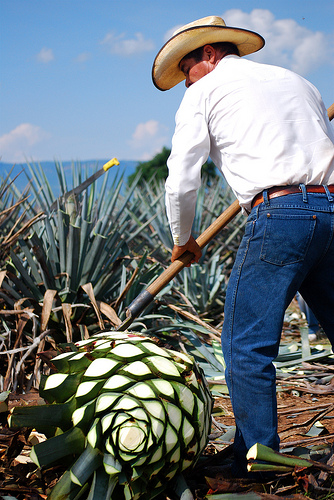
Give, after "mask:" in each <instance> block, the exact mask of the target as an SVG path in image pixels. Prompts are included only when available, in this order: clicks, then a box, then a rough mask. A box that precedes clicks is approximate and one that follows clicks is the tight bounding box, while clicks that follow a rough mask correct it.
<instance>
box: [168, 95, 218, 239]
mask: <svg viewBox="0 0 334 500" xmlns="http://www.w3.org/2000/svg"><path fill="white" fill-rule="evenodd" d="M190 90H195V89H193V88H189V89H188V90H187V91H186V93H185V96H184V98H183V100H182V103H181V105H180V108H179V110H178V112H177V114H176V127H175V132H174V136H173V140H172V151H171V155H170V157H169V158H168V161H167V166H168V172H169V173H168V177H167V180H166V185H165V187H166V211H167V217H168V221H169V225H170V228H171V233H172V236H173V241H174V244H175V245H179V246H182V245H185V244H186V243H187V241H188V240H189V237H190V235H191V228H192V224H193V220H194V216H195V208H196V200H197V191H198V188H199V187H200V185H201V168H202V165H203V164H204V163H205V162H206V160H207V159H208V157H209V153H210V136H209V131H208V125H207V121H206V116H205V106H204V104H201V100H200V99H197V98H196V99H194V97H195V96H194V92H190Z"/></svg>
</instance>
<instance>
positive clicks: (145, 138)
mask: <svg viewBox="0 0 334 500" xmlns="http://www.w3.org/2000/svg"><path fill="white" fill-rule="evenodd" d="M168 142H169V137H168V136H167V128H166V127H165V126H163V125H162V124H161V123H159V122H158V121H156V120H149V121H147V122H145V123H139V124H138V125H137V127H136V128H135V131H134V133H133V134H132V138H131V141H130V146H131V148H132V149H133V150H134V155H135V156H136V158H138V159H139V160H142V161H145V160H149V159H151V158H152V157H153V156H154V155H155V154H157V153H158V152H160V151H161V150H162V148H163V146H166V144H168Z"/></svg>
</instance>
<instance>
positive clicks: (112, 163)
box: [102, 158, 119, 172]
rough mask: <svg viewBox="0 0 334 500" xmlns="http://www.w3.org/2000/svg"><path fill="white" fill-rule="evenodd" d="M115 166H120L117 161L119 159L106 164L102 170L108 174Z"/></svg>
mask: <svg viewBox="0 0 334 500" xmlns="http://www.w3.org/2000/svg"><path fill="white" fill-rule="evenodd" d="M114 165H119V161H118V160H117V158H112V159H111V160H109V161H108V162H107V163H105V164H104V165H103V167H102V168H103V170H104V171H105V172H106V171H107V170H108V169H109V168H110V167H113V166H114Z"/></svg>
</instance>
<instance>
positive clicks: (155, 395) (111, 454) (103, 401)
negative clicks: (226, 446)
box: [12, 332, 212, 500]
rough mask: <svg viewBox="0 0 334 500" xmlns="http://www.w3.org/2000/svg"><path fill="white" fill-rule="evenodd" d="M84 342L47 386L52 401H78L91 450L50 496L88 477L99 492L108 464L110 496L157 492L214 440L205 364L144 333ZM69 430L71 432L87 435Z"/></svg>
mask: <svg viewBox="0 0 334 500" xmlns="http://www.w3.org/2000/svg"><path fill="white" fill-rule="evenodd" d="M76 346H77V349H78V351H77V352H71V353H64V354H61V355H59V356H57V357H56V358H54V359H53V360H52V361H53V364H54V366H55V367H56V369H57V370H58V373H55V374H52V375H50V376H49V377H48V378H47V379H46V381H45V383H44V384H43V388H42V389H41V396H42V397H44V398H45V399H46V400H47V401H48V400H50V401H54V402H55V403H56V404H59V402H64V404H68V401H71V402H72V401H75V410H74V411H73V413H72V417H71V419H72V425H73V426H74V428H77V429H80V430H81V431H82V433H83V435H84V436H85V449H84V450H83V452H82V453H81V454H79V455H76V457H75V458H76V462H75V463H74V464H73V465H72V466H71V468H70V469H69V471H67V472H66V473H65V474H64V476H63V478H62V479H60V481H59V483H58V484H57V485H56V487H55V488H54V490H53V491H52V493H51V496H50V498H57V495H58V494H60V492H61V495H62V498H69V495H70V494H73V491H78V488H79V487H80V488H84V487H87V483H89V486H90V487H91V488H92V490H91V493H90V495H91V497H92V498H94V496H93V490H94V489H95V488H96V486H97V485H96V477H97V476H99V475H102V476H103V473H102V472H101V471H104V474H107V475H108V476H109V478H110V479H109V480H105V481H104V482H103V484H105V485H106V488H108V491H109V492H111V491H112V492H113V493H110V495H111V496H109V498H117V500H121V499H122V500H123V499H124V500H138V499H145V500H150V499H153V498H155V497H156V496H157V495H158V494H159V493H161V491H163V490H164V489H165V487H166V484H167V483H168V481H169V480H172V479H173V478H176V477H177V476H178V475H179V474H180V473H182V472H183V471H185V470H187V469H189V468H190V467H192V466H193V465H194V464H195V463H196V461H197V460H198V458H199V456H200V454H201V452H202V451H203V449H204V447H205V446H206V443H207V436H208V433H209V429H210V417H211V410H212V397H211V394H210V391H209V389H208V385H207V383H206V381H205V379H204V377H203V375H202V373H201V371H200V369H199V368H198V366H197V365H196V363H195V362H194V360H193V359H192V358H191V357H190V356H188V355H185V354H183V353H179V352H176V351H173V350H171V349H167V348H164V347H159V346H158V345H157V344H156V343H155V342H154V341H153V340H152V339H151V338H150V337H147V336H145V335H141V334H137V333H131V332H102V333H100V334H97V335H95V336H94V337H91V338H90V339H89V340H85V341H81V342H78V343H77V344H76ZM70 388H72V389H70ZM66 398H67V403H66V402H65V400H66ZM51 406H52V405H51ZM41 410H42V408H41ZM12 419H13V421H15V410H14V414H13V416H12ZM20 423H21V425H22V410H21V413H20ZM36 427H37V428H38V423H37V422H36ZM59 427H61V425H60V423H59ZM67 433H68V435H69V436H70V439H74V437H75V438H76V439H77V440H78V437H80V436H79V435H78V436H72V434H71V433H70V431H67ZM56 439H57V440H58V441H59V437H58V436H57V437H55V438H51V439H50V440H49V442H50V446H52V440H56ZM66 439H67V438H66ZM66 439H64V440H62V442H64V443H66ZM80 443H81V441H80V440H79V445H80ZM64 447H65V446H64ZM40 448H42V447H40ZM71 453H73V451H72V450H70V449H69V450H66V451H64V456H66V455H70V454H71ZM41 454H42V457H41V459H40V458H39V455H40V454H39V445H36V446H35V447H34V449H33V453H32V457H33V459H34V460H35V461H36V462H37V463H44V464H45V463H46V460H47V458H45V457H49V455H48V453H47V451H46V449H45V443H44V444H43V450H42V449H41ZM57 457H58V459H59V453H58V455H57ZM99 487H100V488H101V487H102V483H101V484H100V485H99ZM71 492H72V493H71ZM63 495H68V496H63Z"/></svg>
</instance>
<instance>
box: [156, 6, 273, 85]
mask: <svg viewBox="0 0 334 500" xmlns="http://www.w3.org/2000/svg"><path fill="white" fill-rule="evenodd" d="M216 42H230V43H234V44H235V45H236V46H237V47H238V50H239V54H240V55H241V56H245V55H247V54H251V53H252V52H256V51H257V50H260V49H261V48H262V47H263V46H264V39H263V38H262V36H261V35H259V34H258V33H255V32H254V31H248V30H244V29H241V28H232V27H230V26H226V24H225V22H224V20H223V19H222V18H221V17H217V16H209V17H203V18H202V19H198V21H194V22H192V23H189V24H186V25H185V26H182V28H180V29H178V30H176V31H175V32H174V33H173V36H172V37H171V38H170V39H169V40H168V41H167V42H166V43H165V45H164V46H163V47H162V49H161V50H160V51H159V53H158V55H157V56H156V58H155V60H154V63H153V68H152V79H153V83H154V85H155V86H156V87H157V88H158V89H159V90H168V89H170V88H172V87H174V86H175V85H177V84H178V83H180V82H181V81H182V80H184V79H185V76H184V74H183V73H182V71H181V70H180V68H179V64H180V61H181V60H182V59H183V58H184V56H186V55H187V54H189V52H191V51H192V50H195V49H197V48H198V47H202V46H203V45H206V44H210V43H216Z"/></svg>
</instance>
